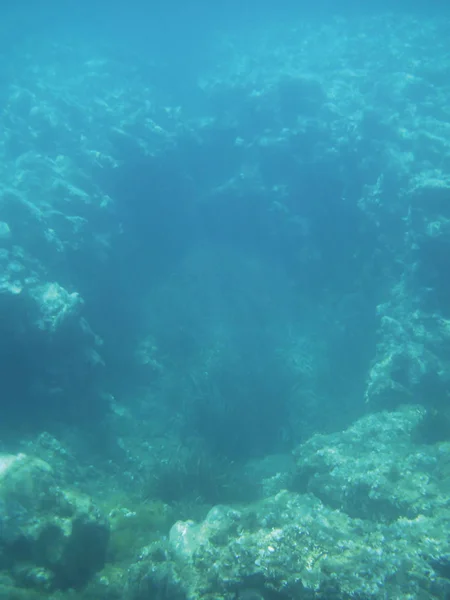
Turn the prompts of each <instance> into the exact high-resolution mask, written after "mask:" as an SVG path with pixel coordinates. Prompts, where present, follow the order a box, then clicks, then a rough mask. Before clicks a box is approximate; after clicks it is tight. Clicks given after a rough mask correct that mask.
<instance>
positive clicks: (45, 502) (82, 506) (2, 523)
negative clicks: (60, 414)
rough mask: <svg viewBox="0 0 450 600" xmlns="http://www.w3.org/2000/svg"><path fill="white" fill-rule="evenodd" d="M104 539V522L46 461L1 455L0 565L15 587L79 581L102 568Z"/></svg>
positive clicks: (69, 584)
mask: <svg viewBox="0 0 450 600" xmlns="http://www.w3.org/2000/svg"><path fill="white" fill-rule="evenodd" d="M108 539H109V525H108V522H107V520H106V519H105V517H104V516H103V515H102V514H101V513H100V511H99V510H98V509H97V508H96V506H95V505H94V504H93V503H92V501H91V499H90V498H88V497H87V496H85V495H83V494H80V493H78V492H74V491H66V490H63V489H61V488H60V487H59V486H58V484H57V481H56V479H55V477H54V474H53V472H52V469H51V467H50V465H48V463H46V462H44V461H42V460H40V459H37V458H33V457H30V456H27V455H25V454H17V455H7V454H4V455H1V456H0V568H1V569H3V570H6V571H7V572H9V573H10V575H11V576H12V577H13V579H14V580H15V581H16V582H17V583H18V584H19V585H22V586H26V587H28V586H29V587H32V588H40V589H53V588H62V589H65V588H70V587H74V588H77V587H79V586H81V585H83V584H84V583H86V582H87V581H88V579H89V578H90V577H91V576H92V575H93V574H94V573H95V572H96V571H98V570H99V569H101V568H102V567H103V565H104V561H105V556H106V550H107V545H108Z"/></svg>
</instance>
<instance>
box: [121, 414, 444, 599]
mask: <svg viewBox="0 0 450 600" xmlns="http://www.w3.org/2000/svg"><path fill="white" fill-rule="evenodd" d="M425 417H426V414H425V411H424V410H423V409H422V408H421V407H417V406H407V407H404V408H402V409H401V410H398V411H397V412H392V413H386V412H381V413H379V414H371V415H368V416H367V417H364V418H362V419H360V420H359V421H357V422H356V423H354V424H353V425H352V426H351V427H349V428H348V429H347V430H346V431H343V432H340V433H336V434H330V435H321V436H318V435H316V436H313V437H312V438H311V439H310V440H309V441H307V442H306V443H304V444H302V445H301V446H300V447H299V448H298V450H297V451H296V453H295V454H296V460H297V467H296V469H297V475H296V480H295V486H296V491H287V490H284V491H281V492H279V493H277V494H276V495H274V496H272V497H270V498H267V499H265V500H262V501H260V502H256V503H253V504H249V505H247V506H242V507H238V508H237V507H227V506H216V507H214V508H212V509H211V510H210V512H209V513H208V514H207V516H206V517H205V519H204V520H203V521H201V522H197V523H196V522H194V521H192V520H187V521H179V522H177V523H175V524H174V525H173V527H172V529H171V531H170V534H169V539H168V540H167V541H165V542H161V543H160V544H159V545H158V544H153V545H152V546H151V547H148V549H147V550H146V551H143V552H142V553H141V556H140V558H139V561H138V562H137V563H136V564H135V565H133V566H132V568H131V569H130V572H129V582H128V596H127V600H128V599H129V600H145V599H147V598H150V597H158V598H160V599H161V600H164V599H166V598H167V600H168V599H169V598H172V597H179V598H184V597H186V598H189V599H190V600H194V599H197V598H198V599H200V598H201V599H202V600H204V599H209V600H213V599H214V600H219V599H223V600H225V599H226V600H228V599H230V600H231V599H232V600H236V599H238V598H251V599H253V598H258V599H264V598H265V599H267V600H268V599H270V600H277V599H280V600H281V599H293V600H294V599H298V598H302V599H303V600H305V599H306V600H308V599H310V600H312V599H315V600H330V599H331V598H333V599H335V600H349V599H350V598H358V599H361V600H369V599H370V600H378V599H379V600H386V598H389V599H391V598H392V599H398V600H400V599H402V600H407V599H410V600H413V599H416V598H422V599H424V600H431V599H433V598H448V597H450V577H449V573H450V570H449V564H450V561H449V558H448V557H449V556H450V539H449V537H448V531H449V530H450V510H449V508H450V500H449V497H448V485H449V473H450V467H449V465H450V452H449V445H448V443H439V444H435V445H429V444H428V445H426V444H422V443H421V435H420V432H421V429H422V428H423V423H424V419H425Z"/></svg>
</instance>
